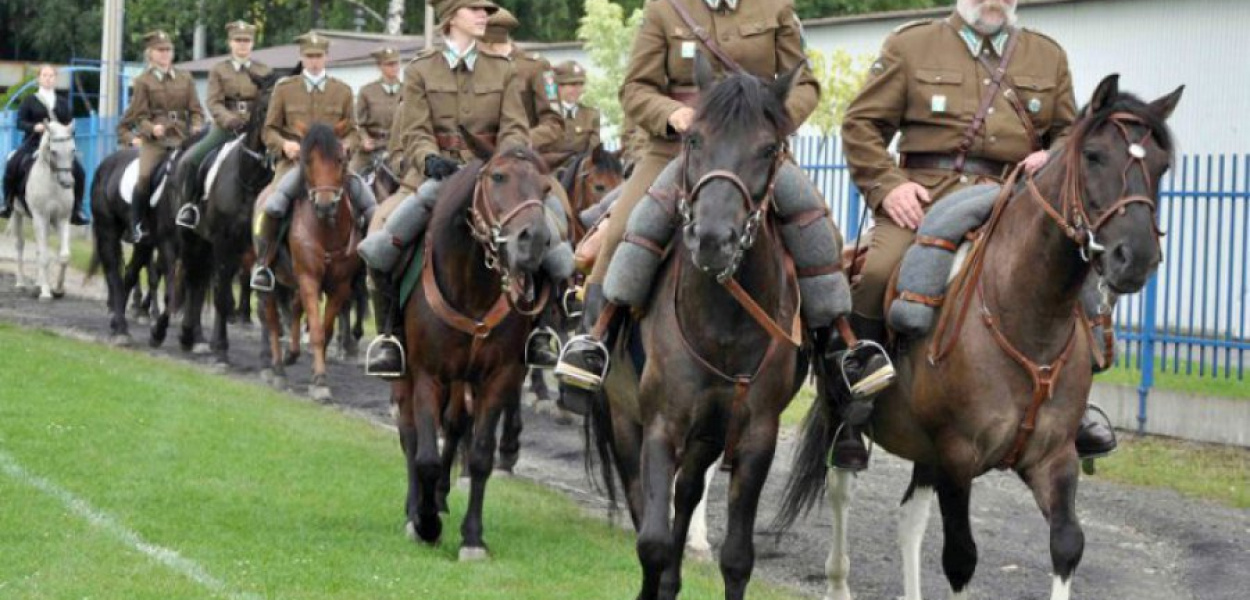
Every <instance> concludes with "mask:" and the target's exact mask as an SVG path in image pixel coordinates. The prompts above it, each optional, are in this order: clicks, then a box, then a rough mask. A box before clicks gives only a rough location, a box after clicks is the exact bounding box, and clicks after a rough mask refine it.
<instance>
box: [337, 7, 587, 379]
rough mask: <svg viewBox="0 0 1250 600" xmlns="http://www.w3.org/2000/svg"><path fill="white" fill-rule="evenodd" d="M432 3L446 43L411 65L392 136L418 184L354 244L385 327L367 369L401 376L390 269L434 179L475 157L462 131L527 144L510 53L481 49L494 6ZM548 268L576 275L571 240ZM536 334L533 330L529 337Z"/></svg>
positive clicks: (426, 206)
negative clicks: (368, 273) (369, 276)
mask: <svg viewBox="0 0 1250 600" xmlns="http://www.w3.org/2000/svg"><path fill="white" fill-rule="evenodd" d="M431 4H432V5H433V6H434V10H435V12H436V13H437V16H438V23H439V25H438V28H439V30H440V31H441V32H442V34H443V38H444V40H445V42H446V44H445V46H444V47H443V48H439V49H428V50H425V51H423V52H421V53H420V54H418V55H417V58H416V59H414V60H413V61H412V63H410V64H409V66H408V67H407V71H406V72H405V74H404V102H403V104H401V106H400V112H399V115H398V116H397V117H396V120H395V124H394V127H393V128H392V131H391V137H392V138H394V137H395V136H401V139H402V140H403V142H404V146H405V147H404V157H405V158H406V159H407V171H406V172H405V173H404V176H403V179H404V182H405V185H406V186H408V187H410V188H412V189H416V190H418V191H417V193H416V194H412V195H409V196H407V197H403V198H399V197H397V196H398V195H396V196H392V197H391V198H388V199H387V201H386V203H385V204H384V205H383V207H382V209H381V210H379V211H378V213H377V215H376V216H375V218H374V222H373V223H372V224H371V225H370V229H371V230H372V233H371V234H370V235H369V237H368V238H367V239H366V240H365V241H364V242H362V243H361V244H360V246H359V249H358V250H359V253H360V256H361V258H363V259H364V261H365V263H367V264H368V265H369V267H370V268H371V269H372V270H371V273H372V275H373V279H374V288H375V289H374V306H375V317H376V318H377V319H378V331H379V333H380V335H379V337H378V339H376V340H374V343H373V344H371V345H370V349H369V353H368V357H367V361H366V372H367V373H369V374H372V375H379V376H383V377H397V376H400V375H402V374H403V371H404V360H403V348H402V346H401V345H400V342H399V339H398V338H397V337H396V336H395V334H396V333H398V332H397V328H398V327H399V325H400V324H399V319H397V318H396V317H397V315H396V313H397V312H398V311H399V309H400V307H399V306H397V304H398V302H397V300H398V298H397V296H398V293H397V290H396V289H395V288H396V287H397V285H398V283H399V282H398V281H395V280H396V279H398V278H397V277H392V276H391V274H390V271H391V269H392V268H394V266H395V263H396V261H397V260H398V259H399V255H400V253H401V252H402V249H403V248H404V247H406V246H407V245H408V244H411V243H412V242H413V240H415V239H417V237H418V236H419V235H420V234H421V233H422V232H423V231H424V230H425V226H426V225H427V223H428V221H429V218H430V215H431V214H432V210H433V203H434V198H435V192H436V191H437V186H438V182H441V181H442V180H444V179H446V178H447V177H450V176H451V175H452V174H454V173H455V172H456V170H458V169H459V168H460V165H461V164H463V163H466V162H468V161H470V160H473V159H474V152H473V150H472V148H471V147H470V146H469V144H468V143H467V142H466V141H465V140H464V139H463V137H462V136H463V135H464V134H465V133H467V134H468V135H472V136H474V137H475V138H476V139H478V140H480V141H482V142H484V143H485V145H488V146H493V147H496V148H497V149H498V150H500V151H502V150H506V149H509V148H516V147H527V146H528V145H529V142H530V138H529V133H528V126H527V122H528V121H527V115H526V112H525V108H524V106H523V105H522V94H521V87H522V82H521V81H520V79H519V77H517V76H516V71H515V70H514V68H513V66H512V64H511V63H509V62H508V60H507V59H505V58H502V57H499V56H495V55H492V54H487V53H485V52H481V51H480V48H479V47H478V44H477V39H478V38H479V37H481V36H482V35H483V34H484V33H485V30H486V24H487V18H488V17H489V16H490V14H492V13H494V12H495V11H497V10H498V7H497V6H495V4H494V3H492V2H489V1H488V0H433V1H432V2H431ZM551 191H552V193H553V194H554V195H559V194H562V193H563V188H560V186H559V185H553V187H552V190H551ZM558 202H559V200H558V199H556V198H555V196H549V197H548V198H547V205H548V209H549V211H551V212H562V211H560V210H559V209H556V208H555V207H554V206H553V205H554V204H556V203H558ZM392 203H394V204H392ZM388 205H391V206H388ZM392 206H394V208H393V212H390V210H388V209H391V208H392ZM388 213H389V214H388ZM563 218H564V217H563V216H562V215H561V216H558V217H554V216H553V217H552V220H553V221H554V222H562V220H563ZM553 237H554V236H553ZM562 253H565V254H567V258H566V259H565V258H561V256H562ZM565 261H567V268H565V267H564V266H563V263H564V262H565ZM544 268H545V270H547V272H548V273H549V274H551V275H552V276H553V277H555V278H556V279H565V278H567V277H568V276H569V275H571V272H572V251H571V250H570V249H569V248H568V244H567V243H559V244H554V245H553V246H552V249H551V250H549V251H548V253H547V259H545V260H544ZM540 341H541V340H540V338H535V337H534V336H531V340H530V343H529V344H527V345H534V344H537V343H539V342H540Z"/></svg>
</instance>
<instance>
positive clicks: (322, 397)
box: [308, 385, 334, 402]
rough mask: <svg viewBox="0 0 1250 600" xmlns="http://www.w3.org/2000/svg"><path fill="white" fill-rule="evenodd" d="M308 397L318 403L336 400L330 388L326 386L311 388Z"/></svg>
mask: <svg viewBox="0 0 1250 600" xmlns="http://www.w3.org/2000/svg"><path fill="white" fill-rule="evenodd" d="M308 395H309V396H312V399H313V400H315V401H317V402H329V401H331V400H333V399H334V395H333V394H331V393H330V386H326V385H314V386H310V387H309V389H308Z"/></svg>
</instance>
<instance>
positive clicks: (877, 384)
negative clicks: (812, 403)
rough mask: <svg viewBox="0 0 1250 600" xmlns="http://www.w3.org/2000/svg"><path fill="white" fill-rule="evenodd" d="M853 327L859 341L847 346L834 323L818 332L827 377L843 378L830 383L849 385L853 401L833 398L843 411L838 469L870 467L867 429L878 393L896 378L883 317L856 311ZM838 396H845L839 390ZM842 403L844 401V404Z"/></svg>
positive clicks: (835, 453)
mask: <svg viewBox="0 0 1250 600" xmlns="http://www.w3.org/2000/svg"><path fill="white" fill-rule="evenodd" d="M848 320H849V322H850V326H851V329H852V330H853V331H854V333H855V335H856V337H857V338H858V340H857V342H856V343H855V345H853V346H851V347H849V348H848V347H847V345H846V344H845V342H844V341H840V340H839V335H838V334H837V333H836V332H835V329H834V328H833V327H828V328H822V329H820V330H818V331H817V332H816V339H817V342H818V344H817V349H818V351H819V352H820V360H821V361H822V363H823V370H824V372H825V373H826V376H827V377H830V378H836V377H838V376H839V375H840V376H841V378H842V379H843V381H836V380H834V381H827V382H826V386H829V389H831V390H832V389H833V387H832V386H842V385H845V386H846V388H845V391H846V392H847V393H848V394H849V397H850V401H849V402H840V403H839V402H834V401H833V399H832V398H826V401H829V402H833V406H831V409H832V410H836V411H838V412H840V413H841V425H840V426H839V427H840V429H839V431H838V432H837V435H836V436H835V438H834V444H833V452H832V465H833V467H834V468H837V469H845V470H850V471H862V470H863V469H865V468H867V467H868V456H869V454H868V448H867V446H866V445H865V444H864V441H863V432H864V429H866V428H867V426H868V423H869V421H870V420H871V418H872V409H873V403H874V401H875V400H876V397H877V395H878V394H880V393H881V392H882V391H883V390H885V389H886V388H888V387H889V386H890V385H891V384H892V383H893V382H894V377H895V373H894V365H893V364H891V363H890V359H889V356H888V355H887V354H886V352H885V349H884V348H882V347H881V345H880V342H881V341H882V340H884V339H885V324H884V323H883V322H882V321H877V320H873V319H865V318H863V317H860V316H858V315H855V314H851V315H850V316H849V317H848ZM835 397H841V395H840V394H835ZM838 404H841V405H840V406H839V405H838Z"/></svg>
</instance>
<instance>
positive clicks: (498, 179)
mask: <svg viewBox="0 0 1250 600" xmlns="http://www.w3.org/2000/svg"><path fill="white" fill-rule="evenodd" d="M490 180H491V181H493V182H495V183H503V182H505V181H507V180H508V176H507V175H504V174H503V173H498V172H496V173H491V174H490Z"/></svg>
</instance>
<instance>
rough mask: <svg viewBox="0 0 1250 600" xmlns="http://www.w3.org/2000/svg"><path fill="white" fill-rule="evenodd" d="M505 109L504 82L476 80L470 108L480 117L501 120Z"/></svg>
mask: <svg viewBox="0 0 1250 600" xmlns="http://www.w3.org/2000/svg"><path fill="white" fill-rule="evenodd" d="M502 109H503V82H502V81H499V82H495V81H492V82H489V83H486V82H476V83H475V84H474V86H473V106H471V107H469V110H470V111H471V112H472V113H473V114H474V115H475V116H477V117H478V118H479V119H480V118H491V119H494V120H496V121H498V120H499V116H498V115H499V113H500V112H501V111H502Z"/></svg>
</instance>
